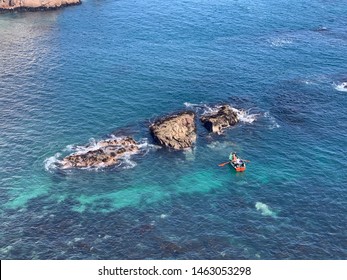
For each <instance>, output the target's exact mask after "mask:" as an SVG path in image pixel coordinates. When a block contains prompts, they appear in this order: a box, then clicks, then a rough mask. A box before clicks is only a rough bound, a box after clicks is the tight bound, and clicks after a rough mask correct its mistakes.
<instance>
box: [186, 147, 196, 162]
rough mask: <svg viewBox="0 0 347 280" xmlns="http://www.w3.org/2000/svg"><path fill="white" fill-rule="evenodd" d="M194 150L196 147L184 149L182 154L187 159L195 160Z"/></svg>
mask: <svg viewBox="0 0 347 280" xmlns="http://www.w3.org/2000/svg"><path fill="white" fill-rule="evenodd" d="M195 151H196V147H195V148H194V149H190V148H189V149H186V150H184V151H183V154H184V156H185V158H186V160H187V161H194V160H195Z"/></svg>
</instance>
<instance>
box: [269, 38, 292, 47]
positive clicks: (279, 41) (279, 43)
mask: <svg viewBox="0 0 347 280" xmlns="http://www.w3.org/2000/svg"><path fill="white" fill-rule="evenodd" d="M268 42H269V43H270V44H271V46H273V47H283V46H286V45H290V44H292V43H293V40H292V39H290V38H273V39H270V40H268Z"/></svg>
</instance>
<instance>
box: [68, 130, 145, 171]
mask: <svg viewBox="0 0 347 280" xmlns="http://www.w3.org/2000/svg"><path fill="white" fill-rule="evenodd" d="M138 151H139V147H138V143H136V141H135V140H134V139H133V138H131V137H122V138H114V139H108V140H102V141H100V142H98V143H96V145H95V146H93V147H90V146H86V147H85V152H78V153H74V154H71V155H69V156H67V157H65V158H64V159H63V160H62V161H61V167H62V168H86V167H108V166H112V165H115V164H117V163H118V162H119V159H120V158H121V157H123V156H125V155H126V154H127V155H129V154H135V153H137V152H138Z"/></svg>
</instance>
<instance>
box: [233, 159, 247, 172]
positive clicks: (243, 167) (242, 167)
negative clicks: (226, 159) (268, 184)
mask: <svg viewBox="0 0 347 280" xmlns="http://www.w3.org/2000/svg"><path fill="white" fill-rule="evenodd" d="M230 165H231V166H232V167H233V168H234V169H235V170H236V172H243V171H245V170H246V164H245V163H244V162H241V164H239V163H234V162H232V161H230Z"/></svg>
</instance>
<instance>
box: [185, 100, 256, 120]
mask: <svg viewBox="0 0 347 280" xmlns="http://www.w3.org/2000/svg"><path fill="white" fill-rule="evenodd" d="M184 105H185V106H186V107H187V108H193V109H197V110H202V112H201V115H206V114H212V113H217V112H218V110H219V109H220V108H221V107H222V105H217V106H208V105H206V104H194V103H189V102H184ZM231 109H232V110H233V111H234V112H235V113H236V114H237V118H238V119H239V121H240V122H242V123H249V124H251V123H253V122H254V121H255V120H257V117H258V116H259V114H251V113H250V111H251V109H247V110H244V109H236V108H234V107H231Z"/></svg>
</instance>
